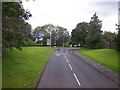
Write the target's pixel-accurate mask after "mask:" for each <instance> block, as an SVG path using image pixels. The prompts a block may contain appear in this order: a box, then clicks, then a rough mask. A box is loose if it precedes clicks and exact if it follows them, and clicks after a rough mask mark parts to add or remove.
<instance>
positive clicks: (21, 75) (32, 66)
mask: <svg viewBox="0 0 120 90" xmlns="http://www.w3.org/2000/svg"><path fill="white" fill-rule="evenodd" d="M54 50H55V48H51V49H50V48H48V47H26V48H23V50H22V51H19V50H17V49H14V50H12V52H9V53H8V54H7V56H6V57H4V58H3V60H2V66H3V73H2V76H3V77H2V78H3V81H2V82H3V83H2V84H3V88H33V87H34V86H35V85H36V83H37V81H38V79H39V77H40V75H41V73H42V71H43V69H44V67H45V65H46V63H47V62H48V59H49V57H50V55H51V53H52V52H53V51H54Z"/></svg>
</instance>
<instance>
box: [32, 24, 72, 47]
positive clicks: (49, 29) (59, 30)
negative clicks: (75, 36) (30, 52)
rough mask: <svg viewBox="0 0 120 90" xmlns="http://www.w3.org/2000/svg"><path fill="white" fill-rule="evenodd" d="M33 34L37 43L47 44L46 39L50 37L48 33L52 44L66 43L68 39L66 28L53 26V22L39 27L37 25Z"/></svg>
mask: <svg viewBox="0 0 120 90" xmlns="http://www.w3.org/2000/svg"><path fill="white" fill-rule="evenodd" d="M33 34H34V36H35V37H36V38H37V39H38V40H37V43H38V44H40V45H46V44H47V39H50V34H51V44H52V45H57V46H61V45H63V44H65V45H67V44H68V43H69V39H70V36H69V32H68V31H67V29H66V28H63V27H61V26H54V25H53V24H46V25H44V26H41V27H40V26H38V27H36V28H35V29H34V31H33Z"/></svg>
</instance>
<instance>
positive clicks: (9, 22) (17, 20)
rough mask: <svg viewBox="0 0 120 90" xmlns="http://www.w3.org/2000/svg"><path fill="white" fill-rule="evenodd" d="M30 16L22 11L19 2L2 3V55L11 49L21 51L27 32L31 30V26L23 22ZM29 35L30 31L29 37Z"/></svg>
mask: <svg viewBox="0 0 120 90" xmlns="http://www.w3.org/2000/svg"><path fill="white" fill-rule="evenodd" d="M31 16H32V15H31V14H30V12H29V11H25V10H24V8H23V6H22V3H21V2H2V34H3V35H2V48H3V54H4V53H5V52H6V51H7V50H10V49H12V48H13V47H15V48H17V49H19V50H21V46H23V45H24V40H26V38H28V37H27V36H28V31H29V30H30V29H31V26H30V25H29V24H28V23H26V22H25V20H27V19H29V17H31ZM28 28H29V29H28ZM26 30H27V32H26ZM30 33H31V31H30V32H29V35H30Z"/></svg>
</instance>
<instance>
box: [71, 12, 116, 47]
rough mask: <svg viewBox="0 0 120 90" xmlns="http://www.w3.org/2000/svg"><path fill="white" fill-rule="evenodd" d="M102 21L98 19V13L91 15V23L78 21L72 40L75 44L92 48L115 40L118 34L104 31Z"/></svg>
mask: <svg viewBox="0 0 120 90" xmlns="http://www.w3.org/2000/svg"><path fill="white" fill-rule="evenodd" d="M101 28H102V21H101V20H99V19H98V16H97V15H96V13H95V14H94V15H93V17H91V20H90V22H89V23H87V22H81V23H78V24H77V26H76V28H75V29H73V30H72V33H71V35H72V36H71V41H72V44H73V45H78V44H80V45H81V46H82V47H87V48H90V49H98V48H104V46H105V43H106V42H109V43H111V42H115V41H116V37H117V35H116V34H115V33H112V32H107V31H105V32H103V31H102V30H101Z"/></svg>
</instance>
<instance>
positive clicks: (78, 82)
mask: <svg viewBox="0 0 120 90" xmlns="http://www.w3.org/2000/svg"><path fill="white" fill-rule="evenodd" d="M73 75H74V77H75V79H76V81H77V83H78V85H79V86H81V84H80V82H79V80H78V78H77V76H76V75H75V73H73Z"/></svg>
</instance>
